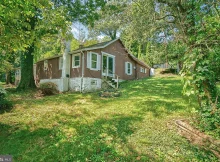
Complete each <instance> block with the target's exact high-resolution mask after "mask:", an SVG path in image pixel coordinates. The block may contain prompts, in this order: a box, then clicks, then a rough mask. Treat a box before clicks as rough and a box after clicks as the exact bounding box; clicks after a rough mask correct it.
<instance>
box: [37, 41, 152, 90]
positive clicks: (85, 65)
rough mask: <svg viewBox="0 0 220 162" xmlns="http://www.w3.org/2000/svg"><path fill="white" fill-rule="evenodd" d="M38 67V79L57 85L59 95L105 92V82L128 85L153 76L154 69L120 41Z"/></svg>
mask: <svg viewBox="0 0 220 162" xmlns="http://www.w3.org/2000/svg"><path fill="white" fill-rule="evenodd" d="M66 53H67V54H63V55H58V56H54V57H51V58H47V59H44V60H40V61H38V62H37V63H36V79H37V80H38V82H40V83H45V82H53V83H55V84H57V86H58V89H59V91H61V92H63V91H68V90H72V91H81V92H82V91H90V90H94V89H100V88H102V84H103V83H104V81H103V79H104V78H108V79H112V80H114V81H125V80H134V79H141V78H145V77H148V76H150V67H149V66H148V65H147V64H145V63H144V62H142V61H140V60H138V59H137V58H136V57H135V56H133V55H132V54H130V53H129V52H128V50H126V48H125V46H124V45H123V43H122V41H121V40H120V39H115V40H112V41H107V42H103V43H98V44H95V45H91V46H87V47H80V48H79V49H77V50H74V51H68V49H67V52H66Z"/></svg>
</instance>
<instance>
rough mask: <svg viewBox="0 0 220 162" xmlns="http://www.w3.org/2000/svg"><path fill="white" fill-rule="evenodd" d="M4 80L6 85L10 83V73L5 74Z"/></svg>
mask: <svg viewBox="0 0 220 162" xmlns="http://www.w3.org/2000/svg"><path fill="white" fill-rule="evenodd" d="M5 80H6V84H10V83H11V72H10V71H8V72H7V73H6V77H5Z"/></svg>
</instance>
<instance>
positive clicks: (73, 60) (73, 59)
mask: <svg viewBox="0 0 220 162" xmlns="http://www.w3.org/2000/svg"><path fill="white" fill-rule="evenodd" d="M75 56H79V65H77V66H75V65H74V64H75ZM80 56H81V55H80V53H77V54H74V55H72V68H79V67H80V63H81V57H80Z"/></svg>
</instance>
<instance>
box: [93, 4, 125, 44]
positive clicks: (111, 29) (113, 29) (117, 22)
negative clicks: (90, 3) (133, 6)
mask: <svg viewBox="0 0 220 162" xmlns="http://www.w3.org/2000/svg"><path fill="white" fill-rule="evenodd" d="M127 4H128V2H127V1H109V2H108V3H107V4H106V5H105V7H104V8H103V9H102V10H99V11H98V12H97V13H98V15H99V19H98V20H96V21H95V22H94V24H91V25H90V26H89V30H90V35H95V37H97V36H99V35H105V36H108V37H110V38H111V40H114V39H116V37H117V34H119V32H120V30H121V28H122V26H123V25H124V22H123V18H124V9H125V7H126V5H127Z"/></svg>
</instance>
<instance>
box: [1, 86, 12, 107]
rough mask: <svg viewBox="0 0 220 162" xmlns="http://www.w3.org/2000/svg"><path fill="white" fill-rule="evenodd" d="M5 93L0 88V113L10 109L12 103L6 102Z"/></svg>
mask: <svg viewBox="0 0 220 162" xmlns="http://www.w3.org/2000/svg"><path fill="white" fill-rule="evenodd" d="M5 97H6V91H5V89H4V88H3V87H1V86H0V111H2V110H6V111H7V110H8V109H10V108H12V103H11V102H10V101H8V100H6V98H5Z"/></svg>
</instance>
